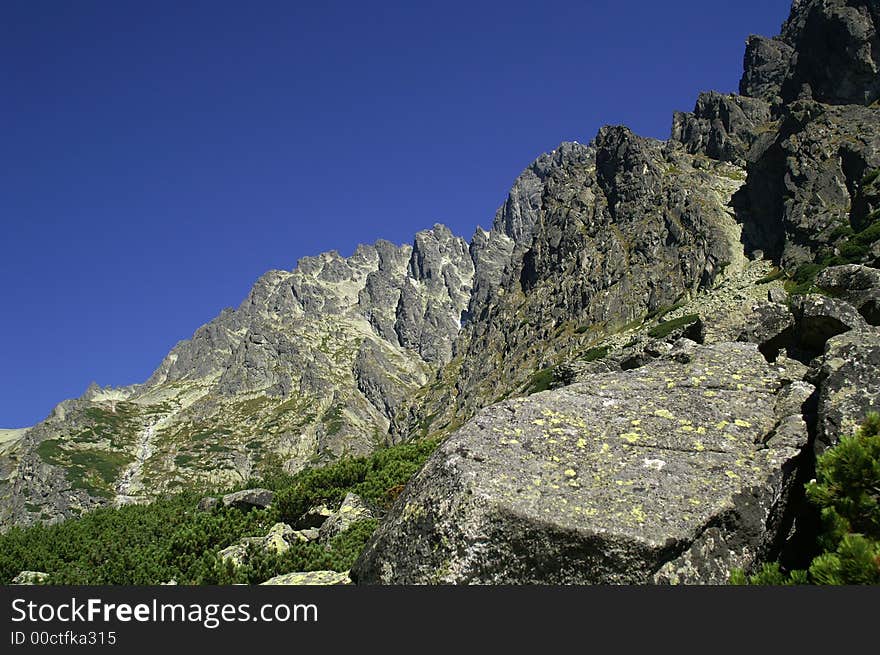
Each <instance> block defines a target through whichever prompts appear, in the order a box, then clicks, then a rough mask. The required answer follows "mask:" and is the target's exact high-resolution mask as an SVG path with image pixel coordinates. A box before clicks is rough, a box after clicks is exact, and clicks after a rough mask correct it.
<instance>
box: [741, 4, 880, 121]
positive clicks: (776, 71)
mask: <svg viewBox="0 0 880 655" xmlns="http://www.w3.org/2000/svg"><path fill="white" fill-rule="evenodd" d="M878 26H880V3H878V2H877V0H801V1H798V2H794V3H793V4H792V9H791V14H790V15H789V18H788V20H786V22H785V24H784V25H783V26H782V31H781V34H780V35H779V36H776V37H773V38H765V37H761V36H751V37H749V40H748V42H747V44H746V54H745V58H744V73H743V77H742V80H741V82H740V93H741V94H742V95H745V96H753V97H756V98H761V99H764V100H767V101H768V102H771V103H773V104H777V105H778V104H779V103H787V102H792V101H794V100H798V99H811V100H816V101H818V102H823V103H826V104H859V105H869V104H871V103H873V102H875V101H876V100H878V98H880V75H878V72H880V36H878Z"/></svg>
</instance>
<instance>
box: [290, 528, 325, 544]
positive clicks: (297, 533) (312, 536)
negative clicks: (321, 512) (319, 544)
mask: <svg viewBox="0 0 880 655" xmlns="http://www.w3.org/2000/svg"><path fill="white" fill-rule="evenodd" d="M320 536H321V532H320V530H316V529H315V528H307V529H305V530H294V531H293V534H292V535H291V539H290V541H291V542H293V541H299V542H301V543H309V542H310V541H317V540H318V538H319V537H320Z"/></svg>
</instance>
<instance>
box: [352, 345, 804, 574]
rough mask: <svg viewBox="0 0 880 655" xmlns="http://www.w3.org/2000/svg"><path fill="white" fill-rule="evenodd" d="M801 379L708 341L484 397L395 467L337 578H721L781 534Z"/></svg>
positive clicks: (796, 441)
mask: <svg viewBox="0 0 880 655" xmlns="http://www.w3.org/2000/svg"><path fill="white" fill-rule="evenodd" d="M786 387H790V389H788V390H786ZM811 392H812V388H811V387H810V385H808V384H805V383H798V385H797V387H794V386H793V385H786V384H783V383H782V381H781V380H780V379H779V377H778V376H777V373H776V372H775V370H774V369H773V368H771V367H770V366H769V365H768V364H767V362H766V361H765V360H764V358H763V357H762V355H761V354H760V353H759V352H758V349H757V347H756V346H755V345H754V344H745V343H721V344H713V345H709V346H700V347H699V348H696V349H694V351H693V353H692V358H691V360H690V362H688V363H686V364H681V363H678V362H675V361H669V360H655V361H653V362H650V363H649V364H647V365H646V366H644V367H642V368H639V369H635V370H631V371H623V372H615V373H608V374H604V375H596V376H594V377H593V378H592V379H591V380H590V381H589V382H585V383H580V384H574V385H571V386H568V387H565V388H562V389H557V390H553V391H546V392H543V393H537V394H534V395H532V396H530V397H528V398H520V399H513V400H508V401H504V402H501V403H498V404H496V405H492V406H490V407H488V408H486V409H484V410H482V411H481V412H479V413H478V414H477V415H476V416H475V417H474V418H473V419H471V420H470V421H469V422H468V423H467V424H465V425H464V426H463V427H462V428H460V429H459V430H458V431H457V432H455V433H454V434H452V435H451V436H450V437H449V438H448V439H447V440H446V441H445V442H444V443H443V444H442V445H441V446H440V448H439V449H438V451H437V452H435V453H434V455H432V457H431V458H430V459H429V460H428V462H427V464H426V466H425V467H424V468H423V469H422V471H421V472H420V473H418V474H417V475H416V476H415V478H414V479H413V480H411V481H410V483H409V484H408V486H407V488H406V490H405V491H404V492H403V495H402V496H401V497H400V498H399V499H398V501H397V502H396V503H395V505H394V508H393V509H392V510H391V513H390V515H389V516H388V517H387V518H386V519H385V520H384V521H383V523H382V524H381V525H380V527H379V529H378V530H377V532H376V533H375V534H374V536H373V537H372V539H371V540H370V542H369V544H368V545H367V548H366V549H365V551H364V552H363V553H362V554H361V556H360V558H359V559H358V561H357V562H356V563H355V565H354V567H353V568H352V578H353V579H354V580H355V582H356V583H358V584H374V583H386V584H424V583H454V584H463V583H492V584H585V583H597V584H612V583H614V584H620V583H623V584H631V583H653V582H662V583H696V582H700V583H714V584H723V583H725V582H726V581H727V579H728V576H729V573H730V569H731V568H732V567H744V568H746V569H749V568H751V567H753V566H757V565H759V563H760V562H761V561H763V560H764V559H767V558H770V559H772V557H774V556H775V554H776V553H775V547H776V546H775V545H776V544H777V543H779V541H780V540H784V538H785V535H786V534H787V533H788V530H789V528H790V525H791V520H792V519H791V517H790V516H789V515H788V499H789V497H790V496H791V495H792V494H797V493H799V489H801V488H802V484H796V476H795V473H794V470H795V468H796V467H795V466H794V463H795V461H796V458H798V456H799V455H800V454H801V453H802V451H803V450H804V448H806V447H807V444H808V440H809V433H808V430H807V426H806V423H805V422H804V421H803V418H802V417H801V415H800V406H801V405H802V404H803V403H804V402H806V399H807V397H808V396H809V394H810V393H811ZM774 435H776V436H774Z"/></svg>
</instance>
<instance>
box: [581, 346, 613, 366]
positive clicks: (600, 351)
mask: <svg viewBox="0 0 880 655" xmlns="http://www.w3.org/2000/svg"><path fill="white" fill-rule="evenodd" d="M609 350H610V349H609V348H608V346H596V347H595V348H590V349H589V350H588V351H586V352H585V353H584V354H583V355H581V357H580V359H581V361H584V362H595V361H598V360H600V359H604V358H605V357H607V355H608V352H609Z"/></svg>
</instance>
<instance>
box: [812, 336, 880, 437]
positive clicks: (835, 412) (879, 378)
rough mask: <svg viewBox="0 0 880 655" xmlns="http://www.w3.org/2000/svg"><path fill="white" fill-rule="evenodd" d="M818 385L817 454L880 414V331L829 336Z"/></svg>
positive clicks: (818, 375)
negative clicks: (873, 413)
mask: <svg viewBox="0 0 880 655" xmlns="http://www.w3.org/2000/svg"><path fill="white" fill-rule="evenodd" d="M815 382H816V384H818V386H819V407H818V426H817V430H816V451H817V452H822V451H824V450H825V449H827V448H828V447H830V446H833V445H835V444H837V443H838V442H839V441H840V439H842V438H843V437H846V436H849V435H850V434H852V433H854V432H855V430H856V428H857V427H858V426H859V425H860V424H861V423H862V421H864V419H865V416H866V415H867V414H868V413H869V412H877V411H880V331H878V330H877V328H867V329H862V330H851V331H848V332H845V333H843V334H839V335H837V336H834V337H832V338H831V339H829V340H828V343H827V344H826V345H825V352H824V355H823V356H822V358H821V361H820V366H819V369H818V371H817V374H816V376H815Z"/></svg>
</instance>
